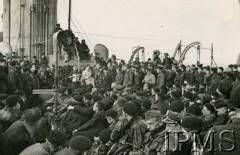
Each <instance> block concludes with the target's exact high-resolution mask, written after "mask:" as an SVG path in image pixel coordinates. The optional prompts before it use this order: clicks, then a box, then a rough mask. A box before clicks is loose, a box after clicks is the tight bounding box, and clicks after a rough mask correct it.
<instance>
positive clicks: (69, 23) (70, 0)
mask: <svg viewBox="0 0 240 155" xmlns="http://www.w3.org/2000/svg"><path fill="white" fill-rule="evenodd" d="M71 5H72V0H69V8H68V30H71V7H72V6H71Z"/></svg>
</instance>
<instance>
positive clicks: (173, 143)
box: [160, 111, 192, 155]
mask: <svg viewBox="0 0 240 155" xmlns="http://www.w3.org/2000/svg"><path fill="white" fill-rule="evenodd" d="M166 116H167V117H166V118H165V119H163V120H162V121H163V122H164V123H166V129H165V131H166V134H165V142H164V144H163V145H162V148H161V151H160V154H164V153H166V154H178V155H187V154H191V147H192V145H191V143H189V142H186V143H180V141H184V140H186V139H187V137H186V135H184V134H183V132H182V130H181V127H180V124H181V123H180V122H181V119H182V116H181V114H179V113H176V112H172V111H168V112H167V114H166Z"/></svg>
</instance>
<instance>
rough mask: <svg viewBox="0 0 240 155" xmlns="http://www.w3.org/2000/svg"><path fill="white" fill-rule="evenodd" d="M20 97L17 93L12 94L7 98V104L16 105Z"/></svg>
mask: <svg viewBox="0 0 240 155" xmlns="http://www.w3.org/2000/svg"><path fill="white" fill-rule="evenodd" d="M18 100H19V98H18V97H17V96H16V95H11V96H8V97H7V98H6V105H8V106H9V107H14V106H16V104H17V103H18Z"/></svg>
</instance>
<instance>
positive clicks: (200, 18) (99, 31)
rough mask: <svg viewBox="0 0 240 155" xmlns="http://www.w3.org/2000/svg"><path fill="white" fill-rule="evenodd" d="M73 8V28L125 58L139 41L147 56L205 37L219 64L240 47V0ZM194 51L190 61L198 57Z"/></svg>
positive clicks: (79, 2)
mask: <svg viewBox="0 0 240 155" xmlns="http://www.w3.org/2000/svg"><path fill="white" fill-rule="evenodd" d="M1 1H2V0H1ZM67 5H68V0H58V22H59V23H60V24H61V26H62V27H63V28H64V29H66V28H67V13H66V10H65V9H67ZM1 12H2V9H1ZM72 12H73V14H72V20H73V22H74V24H75V26H74V24H73V23H72V30H73V31H74V32H81V33H83V32H85V33H87V35H86V36H87V38H88V39H87V38H86V36H85V35H82V36H83V37H84V38H85V39H86V41H87V43H88V44H89V47H90V48H91V49H93V48H94V46H95V45H96V44H97V43H102V44H104V45H106V46H107V47H108V49H109V52H110V55H111V54H116V55H117V57H119V58H123V59H127V58H129V56H130V55H131V51H132V47H134V46H137V45H140V46H144V47H145V49H146V57H151V56H152V51H153V50H154V49H159V50H160V51H161V52H168V53H170V55H172V53H173V51H174V49H175V47H176V45H177V44H178V42H179V41H180V40H182V42H183V44H185V45H187V44H190V43H191V42H194V41H200V42H201V43H202V46H203V47H206V48H210V47H211V43H213V44H214V49H215V51H214V56H215V60H216V62H217V63H218V64H219V65H221V64H223V63H235V61H236V57H237V55H238V53H240V9H239V4H238V0H72ZM80 26H81V28H80ZM1 28H2V25H1V26H0V30H1ZM98 35H104V36H112V37H103V36H98ZM82 36H81V34H79V33H78V37H79V38H80V39H81V38H82ZM118 37H119V38H118ZM124 38H125V39H124ZM127 38H136V39H127ZM144 39H145V40H144ZM195 51H196V49H192V50H191V52H190V53H189V54H187V55H188V56H187V59H186V62H188V63H192V62H195V61H196V54H195ZM201 61H202V62H203V63H210V51H208V50H202V54H201Z"/></svg>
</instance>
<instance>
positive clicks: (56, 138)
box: [47, 130, 67, 146]
mask: <svg viewBox="0 0 240 155" xmlns="http://www.w3.org/2000/svg"><path fill="white" fill-rule="evenodd" d="M47 140H48V141H49V142H50V143H51V144H53V145H55V146H61V145H63V144H65V143H66V142H67V136H66V135H65V134H64V133H63V132H61V131H59V130H51V131H49V133H48V135H47Z"/></svg>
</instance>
